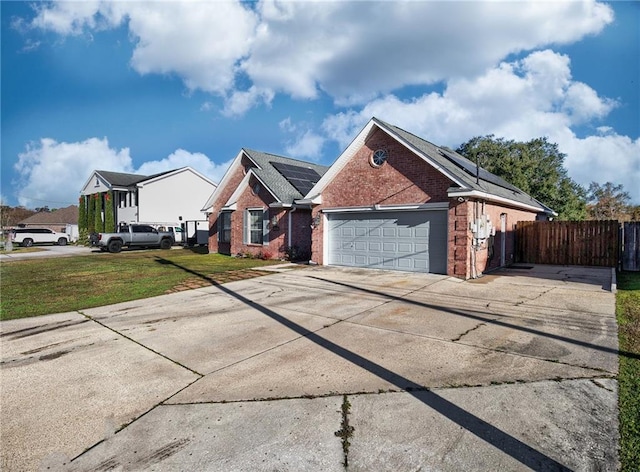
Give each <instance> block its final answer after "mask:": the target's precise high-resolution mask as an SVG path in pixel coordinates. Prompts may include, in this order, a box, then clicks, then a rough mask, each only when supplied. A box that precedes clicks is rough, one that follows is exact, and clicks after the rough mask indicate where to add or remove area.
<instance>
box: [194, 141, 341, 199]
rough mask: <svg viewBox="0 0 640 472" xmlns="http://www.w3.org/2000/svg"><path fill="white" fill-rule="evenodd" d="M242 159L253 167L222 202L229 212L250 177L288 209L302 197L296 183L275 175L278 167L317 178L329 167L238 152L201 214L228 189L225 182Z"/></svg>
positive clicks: (286, 158) (253, 151) (278, 173)
mask: <svg viewBox="0 0 640 472" xmlns="http://www.w3.org/2000/svg"><path fill="white" fill-rule="evenodd" d="M243 156H246V157H247V158H248V159H249V160H250V161H251V162H252V163H253V166H251V167H249V168H247V173H246V175H245V177H244V178H243V179H242V181H241V182H240V184H239V185H238V187H237V188H236V189H235V190H234V192H233V193H232V195H231V197H229V199H228V200H227V201H226V202H224V207H226V208H233V205H234V204H235V202H236V201H237V199H238V198H239V197H240V195H241V193H242V191H243V190H244V189H245V188H246V187H247V186H248V185H249V180H250V178H251V176H254V177H255V178H256V179H258V181H260V183H261V184H262V185H264V187H265V189H266V190H267V191H268V192H269V193H270V194H271V195H272V196H273V198H274V199H275V200H276V202H277V203H278V204H280V205H285V206H290V205H292V204H293V203H294V201H295V200H299V199H301V198H303V197H304V195H303V194H302V193H301V192H300V191H299V190H298V189H297V188H296V185H297V186H298V187H299V182H297V181H296V180H295V179H292V178H290V177H289V178H288V177H287V176H285V175H284V174H283V173H282V171H281V170H280V171H279V170H278V167H280V168H281V169H282V166H279V164H283V165H288V166H293V167H295V168H299V169H301V170H302V169H304V170H309V171H312V172H311V173H313V172H315V173H317V174H318V176H319V177H321V176H322V175H324V173H325V172H327V170H328V169H329V167H327V166H321V165H318V164H313V163H311V162H306V161H300V160H297V159H292V158H290V157H284V156H279V155H277V154H270V153H266V152H261V151H255V150H253V149H246V148H242V149H241V150H240V152H239V153H238V155H237V156H236V158H235V159H234V161H233V162H232V163H231V165H230V166H229V169H227V172H226V173H225V175H224V177H223V178H222V180H221V181H220V184H219V185H218V187H217V188H216V190H215V191H214V192H213V194H212V195H211V197H209V200H207V202H206V203H205V205H204V208H203V209H202V211H207V210H209V209H210V208H211V207H212V206H213V205H214V203H215V202H216V200H217V198H218V196H219V195H220V194H221V193H222V191H223V190H224V188H225V187H226V186H227V185H228V180H229V179H230V178H231V175H232V174H233V173H234V172H235V170H236V169H237V168H238V167H239V166H240V165H241V161H242V157H243ZM314 183H315V182H314ZM294 184H295V185H294Z"/></svg>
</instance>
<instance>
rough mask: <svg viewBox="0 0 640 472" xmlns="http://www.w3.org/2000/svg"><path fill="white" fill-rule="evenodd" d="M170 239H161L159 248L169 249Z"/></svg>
mask: <svg viewBox="0 0 640 472" xmlns="http://www.w3.org/2000/svg"><path fill="white" fill-rule="evenodd" d="M171 246H172V244H171V240H170V239H167V238H165V239H163V240H162V241H160V249H171Z"/></svg>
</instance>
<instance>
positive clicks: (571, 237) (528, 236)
mask: <svg viewBox="0 0 640 472" xmlns="http://www.w3.org/2000/svg"><path fill="white" fill-rule="evenodd" d="M618 228H619V223H618V222H617V221H520V222H518V224H517V225H516V260H517V261H518V262H527V263H530V264H559V265H584V266H604V267H616V266H617V265H618V252H619V241H618V232H619V231H618Z"/></svg>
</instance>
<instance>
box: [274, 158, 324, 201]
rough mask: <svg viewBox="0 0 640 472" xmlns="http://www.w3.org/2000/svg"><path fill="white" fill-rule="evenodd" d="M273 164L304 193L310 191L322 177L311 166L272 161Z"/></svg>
mask: <svg viewBox="0 0 640 472" xmlns="http://www.w3.org/2000/svg"><path fill="white" fill-rule="evenodd" d="M271 165H272V166H273V167H274V168H275V169H276V170H277V171H278V172H280V174H282V176H283V177H284V178H285V179H287V181H288V182H289V183H290V184H291V185H293V186H294V188H295V189H296V190H297V191H298V192H300V193H301V194H302V195H306V194H307V193H309V191H310V190H311V189H312V188H313V186H314V185H315V184H316V183H317V182H318V180H320V177H321V176H320V174H318V172H316V170H314V169H311V168H310V167H302V166H294V165H292V164H285V163H283V162H271Z"/></svg>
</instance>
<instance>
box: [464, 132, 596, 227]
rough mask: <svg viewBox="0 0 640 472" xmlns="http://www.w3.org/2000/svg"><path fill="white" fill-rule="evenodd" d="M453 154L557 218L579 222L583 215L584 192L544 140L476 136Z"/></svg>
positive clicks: (553, 146) (554, 147) (559, 155)
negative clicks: (553, 212)
mask: <svg viewBox="0 0 640 472" xmlns="http://www.w3.org/2000/svg"><path fill="white" fill-rule="evenodd" d="M456 151H457V152H458V153H460V154H462V155H463V156H465V157H466V158H467V159H469V160H471V161H473V162H476V159H477V162H478V163H479V165H480V167H482V168H484V169H486V170H488V171H489V172H491V173H493V174H496V175H497V176H498V177H501V178H503V179H504V180H506V181H507V182H509V183H510V184H512V185H515V186H516V187H518V188H519V189H521V190H523V191H525V192H526V193H528V194H529V195H531V196H532V197H533V198H535V199H536V200H538V201H540V202H541V203H543V204H544V205H546V206H548V207H549V208H551V209H552V210H554V211H556V212H557V213H558V219H562V220H583V219H584V218H585V217H586V215H587V212H586V191H585V189H584V188H583V187H581V186H580V185H578V184H577V183H576V182H574V181H573V180H571V178H569V176H568V175H567V170H566V169H565V168H564V159H565V155H564V154H563V153H561V152H560V150H559V149H558V145H557V144H555V143H550V142H549V141H548V140H547V138H536V139H532V140H530V141H528V142H517V141H513V140H511V141H507V140H505V139H504V138H495V137H494V136H493V135H489V136H484V137H481V136H478V137H475V138H472V139H470V140H469V141H467V142H466V143H464V144H462V145H460V147H459V148H458V149H457V150H456Z"/></svg>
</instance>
